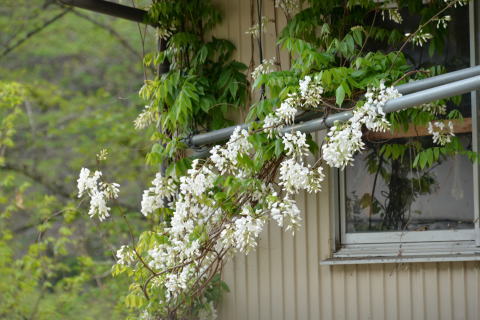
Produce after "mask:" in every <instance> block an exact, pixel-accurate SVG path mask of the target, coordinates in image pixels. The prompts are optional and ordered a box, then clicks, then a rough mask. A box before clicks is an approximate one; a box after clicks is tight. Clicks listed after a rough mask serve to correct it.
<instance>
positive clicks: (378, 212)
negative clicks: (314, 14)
mask: <svg viewBox="0 0 480 320" xmlns="http://www.w3.org/2000/svg"><path fill="white" fill-rule="evenodd" d="M477 6H478V4H477V2H475V4H474V3H473V2H472V3H470V6H465V7H463V8H461V9H460V10H458V9H457V10H456V11H455V12H453V13H452V15H453V19H452V23H451V25H450V26H449V34H448V36H447V39H446V44H445V49H444V51H443V53H442V55H434V56H433V57H429V55H428V49H426V48H415V49H411V51H410V52H407V53H406V54H407V56H409V58H410V59H411V62H412V63H413V64H414V65H415V66H417V67H420V66H423V65H425V64H441V65H444V66H445V67H446V68H447V71H454V70H457V69H462V68H466V67H468V66H470V65H475V64H477V62H478V58H477V57H478V50H477V49H478V47H479V46H478V43H476V41H477V40H476V39H475V36H474V35H475V34H477V32H476V30H478V26H477V25H478V21H475V20H478V19H474V17H475V13H476V12H475V11H478V10H479V9H480V8H477ZM465 17H469V19H465ZM412 19H414V18H412ZM402 27H405V28H406V29H408V19H405V23H404V24H403V25H402ZM405 31H406V32H407V31H409V30H405ZM449 108H452V106H449ZM458 109H459V111H460V112H461V113H462V115H463V116H464V117H465V121H463V122H457V123H455V126H454V131H455V133H456V135H457V136H458V137H459V138H460V140H461V143H462V144H463V145H464V147H466V148H468V149H471V150H474V151H477V150H478V130H477V129H476V128H477V122H478V119H477V118H478V115H477V93H472V94H471V95H470V94H467V95H464V96H463V99H462V103H461V104H460V106H459V107H458ZM365 139H366V145H367V147H368V149H367V150H365V151H364V152H363V153H361V154H358V155H357V156H356V158H355V162H354V166H352V167H348V168H346V169H345V170H344V171H334V172H333V174H332V176H333V181H332V182H333V186H334V187H333V189H334V191H333V192H332V202H333V203H334V206H333V207H334V210H333V211H334V212H333V215H332V220H333V225H332V229H333V235H334V240H335V241H333V248H332V249H333V252H334V253H333V258H332V259H329V260H328V261H326V263H327V264H335V263H362V262H364V263H371V262H392V261H393V262H394V261H405V262H408V261H444V260H480V247H479V246H480V229H479V227H480V225H479V221H478V220H479V219H478V217H479V192H480V191H479V186H478V172H479V170H478V164H472V162H470V160H469V159H468V158H466V157H465V156H460V155H457V156H454V157H450V158H447V159H444V160H443V161H441V162H440V163H438V164H436V165H434V166H433V167H431V168H428V169H424V170H420V169H411V164H412V162H413V161H414V157H415V154H412V152H411V151H407V152H406V153H405V154H404V155H403V156H402V157H400V158H397V159H395V160H392V159H385V157H383V155H382V153H383V152H387V151H386V149H385V148H382V146H383V145H384V144H385V141H388V143H389V144H392V143H395V144H397V145H406V144H413V143H415V144H422V145H428V144H432V139H431V136H428V133H427V130H425V128H410V129H409V131H408V132H399V133H393V134H392V133H388V134H371V135H368V134H367V135H366V138H365Z"/></svg>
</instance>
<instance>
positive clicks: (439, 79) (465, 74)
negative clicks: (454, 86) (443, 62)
mask: <svg viewBox="0 0 480 320" xmlns="http://www.w3.org/2000/svg"><path fill="white" fill-rule="evenodd" d="M478 75H480V66H475V67H470V68H465V69H461V70H457V71H452V72H448V73H444V74H440V75H438V76H434V77H430V78H426V79H422V80H417V81H412V82H408V83H404V84H401V85H399V86H396V87H395V88H396V89H397V90H398V92H400V93H401V94H403V95H405V94H409V93H413V92H417V91H421V90H425V89H430V88H433V87H437V86H441V85H444V84H447V83H450V82H454V81H458V80H463V79H467V78H471V77H474V76H478Z"/></svg>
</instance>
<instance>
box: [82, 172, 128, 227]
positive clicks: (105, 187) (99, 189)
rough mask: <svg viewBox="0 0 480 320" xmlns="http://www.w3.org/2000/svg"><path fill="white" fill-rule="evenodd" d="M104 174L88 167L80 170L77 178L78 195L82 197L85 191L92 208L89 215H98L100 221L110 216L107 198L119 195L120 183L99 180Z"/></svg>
mask: <svg viewBox="0 0 480 320" xmlns="http://www.w3.org/2000/svg"><path fill="white" fill-rule="evenodd" d="M101 176H102V173H101V172H100V171H95V172H94V173H93V174H91V172H90V170H89V169H87V168H82V169H81V170H80V175H79V178H78V180H77V187H78V197H79V198H81V197H82V196H83V195H84V194H85V193H86V194H87V195H88V196H89V197H90V209H89V211H88V215H89V216H90V218H93V217H94V216H98V219H100V221H103V220H105V219H106V218H108V217H109V216H110V208H109V207H108V206H107V200H110V199H116V198H117V197H118V192H119V187H120V185H119V184H118V183H105V182H102V181H99V180H100V178H101Z"/></svg>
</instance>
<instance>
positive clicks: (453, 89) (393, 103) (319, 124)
mask: <svg viewBox="0 0 480 320" xmlns="http://www.w3.org/2000/svg"><path fill="white" fill-rule="evenodd" d="M468 69H476V71H475V72H478V71H480V67H474V68H468ZM465 70H467V69H463V71H465ZM460 71H462V70H460ZM456 72H457V75H456V77H458V76H459V73H458V71H456ZM469 72H471V71H470V70H469V71H468V72H466V73H467V74H468V73H469ZM432 78H434V77H432ZM432 78H431V79H432ZM440 79H441V81H444V80H442V79H445V77H443V78H440ZM425 80H428V79H425ZM419 81H423V80H419ZM436 81H437V80H434V81H431V82H430V83H435V82H436ZM424 86H425V83H422V84H421V87H424ZM479 88H480V75H477V76H474V77H470V78H467V79H463V80H458V81H455V82H451V83H447V84H444V85H440V86H436V87H431V88H429V89H425V90H422V91H418V92H415V93H411V94H407V95H404V96H402V97H400V98H397V99H393V100H390V101H388V102H387V103H386V104H385V106H384V111H385V112H386V113H389V112H394V111H398V110H401V109H406V108H409V107H412V106H417V105H421V104H423V103H427V102H432V101H435V100H439V99H444V98H448V97H452V96H456V95H460V94H464V93H467V92H470V91H473V90H475V89H479ZM351 116H352V112H351V111H346V112H341V113H336V114H333V115H330V116H328V117H327V118H326V119H323V118H322V119H314V120H310V121H306V122H303V123H300V124H297V125H294V126H290V127H286V128H283V130H282V131H283V132H289V131H292V130H293V131H296V130H299V131H302V132H307V133H309V132H313V131H318V130H322V129H325V128H327V127H329V126H332V125H333V123H334V122H335V121H340V122H342V121H346V120H348V119H349V118H350V117H351ZM236 127H237V126H232V127H228V128H223V129H220V130H215V131H211V132H207V133H202V134H197V135H195V136H193V137H191V139H190V141H189V142H190V145H192V146H201V145H205V144H212V143H216V142H220V141H223V140H226V139H228V137H230V135H231V134H232V133H233V130H235V128H236ZM240 127H242V129H246V128H247V127H248V125H247V124H242V125H240Z"/></svg>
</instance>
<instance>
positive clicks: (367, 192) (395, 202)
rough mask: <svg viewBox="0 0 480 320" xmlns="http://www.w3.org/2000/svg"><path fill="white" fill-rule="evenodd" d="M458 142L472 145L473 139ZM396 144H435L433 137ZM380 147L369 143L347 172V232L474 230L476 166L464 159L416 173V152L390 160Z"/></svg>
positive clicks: (444, 161) (456, 158)
mask: <svg viewBox="0 0 480 320" xmlns="http://www.w3.org/2000/svg"><path fill="white" fill-rule="evenodd" d="M459 137H460V139H461V141H462V143H463V144H464V146H465V147H469V146H470V143H471V134H464V135H461V136H459ZM398 140H403V142H404V143H406V144H409V143H410V144H411V143H418V142H420V143H431V142H430V141H431V137H419V138H409V139H398ZM380 146H381V144H377V145H375V144H373V145H372V144H370V147H371V148H370V149H369V150H366V151H364V152H363V153H361V154H358V155H357V156H356V158H355V162H354V166H353V167H348V168H346V169H345V179H346V184H345V185H346V219H347V221H346V222H347V223H346V229H347V230H346V231H347V232H367V231H368V232H371V231H423V230H452V229H467V228H473V219H474V218H473V217H474V214H473V191H472V190H473V166H472V163H471V161H470V160H469V159H468V158H467V157H466V156H461V155H456V156H454V157H448V158H447V157H444V158H443V159H442V161H441V162H440V163H438V164H436V165H434V166H433V167H431V168H427V169H424V170H421V169H412V168H411V165H412V162H413V160H414V158H415V155H414V154H412V152H409V151H408V150H407V152H406V153H405V154H404V155H403V157H400V158H398V159H396V160H392V159H388V160H386V159H384V158H383V157H382V154H381V153H380V151H379V150H380V149H381V148H380ZM372 195H373V197H372Z"/></svg>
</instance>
